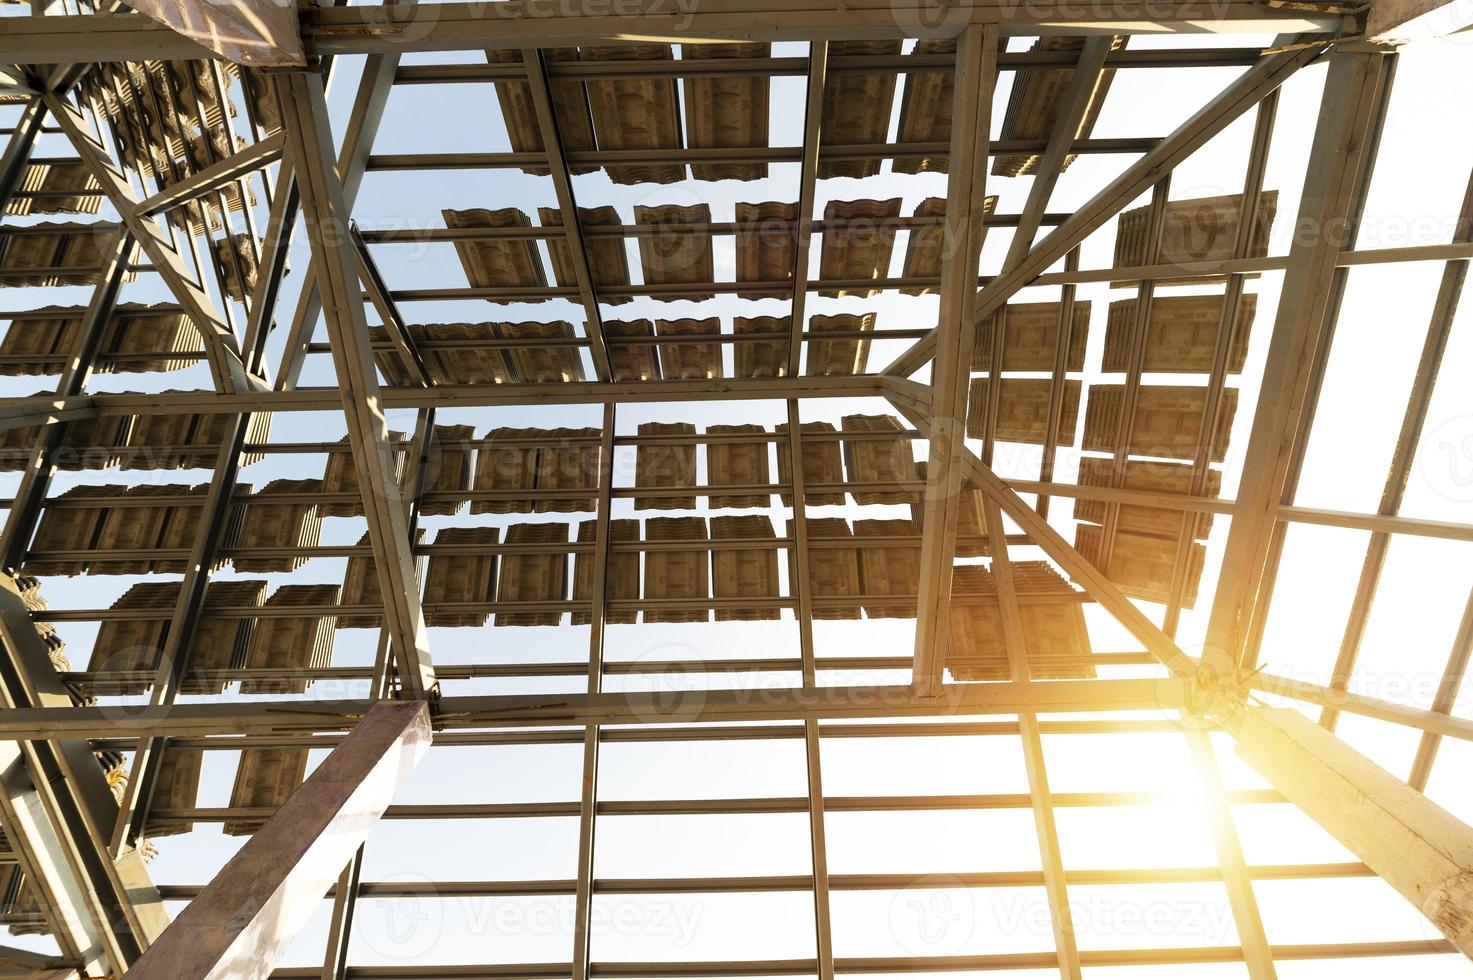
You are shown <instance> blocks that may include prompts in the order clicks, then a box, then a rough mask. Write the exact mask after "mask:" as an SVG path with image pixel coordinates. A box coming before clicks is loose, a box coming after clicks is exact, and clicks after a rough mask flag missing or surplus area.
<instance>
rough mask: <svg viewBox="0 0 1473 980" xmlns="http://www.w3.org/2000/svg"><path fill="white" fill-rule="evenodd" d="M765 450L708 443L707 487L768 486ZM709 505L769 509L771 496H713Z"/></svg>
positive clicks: (725, 428) (733, 430)
mask: <svg viewBox="0 0 1473 980" xmlns="http://www.w3.org/2000/svg"><path fill="white" fill-rule="evenodd" d="M706 432H707V433H709V434H711V435H735V434H739V433H751V434H752V435H756V436H764V435H766V432H767V430H766V429H764V428H763V427H762V426H760V425H709V426H707V427H706ZM767 446H768V442H767V440H766V439H761V438H759V439H755V440H753V441H752V442H728V441H724V440H722V441H717V442H709V443H707V444H706V485H707V486H709V487H712V488H713V489H714V488H720V487H736V486H759V485H762V484H765V483H768V482H769V481H770V479H771V477H770V475H769V471H768V468H767ZM708 502H709V504H710V506H711V508H712V509H718V508H722V507H733V508H751V507H768V506H770V505H771V504H772V495H771V494H770V493H740V494H715V493H713V494H711V495H710V498H709V501H708ZM713 528H714V524H713ZM717 618H718V619H719V618H720V617H719V616H718V617H717Z"/></svg>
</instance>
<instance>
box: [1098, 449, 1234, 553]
mask: <svg viewBox="0 0 1473 980" xmlns="http://www.w3.org/2000/svg"><path fill="white" fill-rule="evenodd" d="M1120 463H1121V464H1123V467H1124V473H1123V478H1122V479H1121V481H1120V484H1119V485H1120V487H1122V488H1123V489H1126V490H1149V491H1152V492H1154V493H1168V494H1187V493H1190V492H1191V486H1192V469H1193V467H1192V466H1191V464H1189V463H1169V462H1166V461H1164V460H1154V459H1153V460H1144V459H1128V460H1121V461H1120ZM1115 465H1116V464H1115V462H1114V461H1112V460H1110V459H1108V458H1106V457H1102V456H1083V457H1081V458H1080V460H1079V485H1080V486H1082V487H1108V486H1111V485H1112V482H1111V476H1112V474H1113V472H1114V470H1115ZM1221 492H1222V473H1221V471H1219V470H1215V469H1212V468H1210V467H1209V468H1208V470H1207V475H1206V477H1205V480H1204V482H1203V485H1202V493H1203V495H1204V496H1208V497H1216V496H1217V495H1218V494H1219V493H1221ZM1106 509H1107V508H1106V505H1105V502H1104V501H1101V500H1084V499H1079V500H1076V501H1074V517H1075V518H1076V519H1077V520H1081V521H1093V522H1094V523H1096V524H1104V523H1105V512H1106ZM1117 515H1118V518H1117V519H1118V526H1119V527H1120V528H1122V529H1124V530H1127V531H1135V532H1139V533H1142V534H1155V535H1160V536H1162V537H1171V538H1175V537H1176V536H1177V535H1179V534H1180V533H1181V530H1182V518H1183V517H1184V516H1185V512H1184V511H1180V510H1172V509H1171V508H1169V507H1145V506H1141V505H1139V504H1121V505H1120V507H1119V509H1118V511H1117ZM1192 523H1193V527H1192V533H1193V536H1194V537H1196V538H1199V539H1201V538H1206V537H1207V534H1208V532H1210V531H1211V530H1212V515H1211V514H1197V515H1196V517H1195V518H1194V519H1193V522H1192Z"/></svg>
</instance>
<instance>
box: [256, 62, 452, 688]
mask: <svg viewBox="0 0 1473 980" xmlns="http://www.w3.org/2000/svg"><path fill="white" fill-rule="evenodd" d="M277 84H278V92H279V93H280V95H281V106H282V113H283V116H284V118H285V120H286V124H285V132H286V137H287V147H288V151H289V153H290V154H291V157H292V163H293V166H294V168H295V171H296V175H297V186H298V188H299V190H300V191H301V195H302V213H303V214H304V215H305V217H306V226H307V237H308V240H309V241H310V242H311V244H312V255H313V267H314V269H315V270H316V274H317V283H318V286H319V288H320V290H321V294H322V300H323V307H324V312H325V313H326V321H327V330H328V336H329V337H330V339H331V343H332V347H333V363H334V366H335V368H336V369H337V377H338V385H339V387H340V389H341V399H342V405H343V410H344V415H345V416H346V418H347V423H348V441H349V443H350V444H351V445H352V448H353V465H354V466H355V467H356V468H357V471H358V477H359V481H360V483H361V486H362V495H363V509H364V512H365V514H366V515H367V517H368V536H369V540H370V541H371V542H372V544H373V550H374V555H375V556H376V561H375V564H376V566H377V570H378V575H379V583H380V587H381V589H382V593H381V594H382V595H383V596H384V600H385V602H384V621H385V625H386V627H387V628H388V630H389V632H390V634H391V636H392V637H393V649H394V653H395V658H396V661H397V663H398V666H399V677H400V683H401V684H403V685H404V688H405V690H406V691H407V692H408V693H409V694H410V695H411V696H414V697H426V696H430V695H432V694H433V693H434V692H435V688H436V682H435V670H434V667H433V666H432V665H431V663H430V651H429V638H428V635H427V634H426V632H425V624H424V612H423V610H422V609H421V608H420V604H419V579H418V576H417V575H416V573H415V567H414V555H413V553H412V551H411V543H410V535H409V525H408V519H407V517H406V515H405V513H404V509H403V507H402V506H401V502H400V499H399V481H398V478H397V476H396V474H395V468H394V459H393V454H392V452H391V451H390V449H389V448H388V438H389V431H388V423H387V421H386V420H385V418H384V409H383V402H382V398H381V395H380V391H379V383H378V376H377V375H376V374H375V373H374V363H373V354H372V352H371V351H370V349H369V342H368V322H367V320H366V318H365V316H364V312H363V301H362V299H361V298H360V297H361V294H360V292H359V289H358V262H357V257H356V256H355V255H354V252H353V244H352V240H351V237H350V235H349V233H348V219H347V205H346V204H345V203H344V197H343V186H342V184H341V182H340V181H339V180H338V176H337V170H336V169H335V163H334V155H333V152H332V141H331V135H330V133H329V132H328V129H327V119H328V117H327V105H326V102H325V100H324V98H323V91H322V78H321V76H319V75H312V74H298V73H288V74H283V75H281V76H279V78H278V83H277ZM431 390H432V389H431Z"/></svg>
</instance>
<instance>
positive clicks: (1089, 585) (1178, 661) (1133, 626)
mask: <svg viewBox="0 0 1473 980" xmlns="http://www.w3.org/2000/svg"><path fill="white" fill-rule="evenodd" d="M886 396H887V397H888V398H889V399H890V402H891V404H893V405H894V406H895V408H896V409H897V410H898V411H899V412H900V413H901V414H902V415H904V416H905V417H906V418H908V419H910V420H911V422H912V424H914V425H915V427H916V428H917V429H920V430H922V431H928V430H929V428H930V413H929V409H928V408H927V407H926V406H924V405H921V404H918V403H917V402H916V401H914V400H913V399H911V398H908V397H907V396H906V395H904V394H903V393H902V392H901V391H900V390H897V388H896V387H895V386H892V387H889V388H887V390H886ZM962 453H963V454H962V456H961V460H962V465H963V467H964V468H965V471H964V476H965V477H967V478H969V479H971V480H972V481H973V482H974V483H975V484H976V485H977V486H978V488H979V489H981V490H982V492H983V493H984V494H985V495H987V496H988V497H990V498H992V499H993V500H995V501H997V503H998V505H999V507H1001V508H1002V510H1003V511H1004V512H1005V513H1006V514H1007V515H1008V516H1009V517H1011V518H1012V519H1013V520H1014V521H1015V522H1017V524H1018V526H1019V527H1021V528H1022V529H1023V533H1024V534H1026V535H1028V536H1029V538H1030V539H1032V541H1033V543H1034V544H1036V545H1038V547H1040V548H1042V549H1043V551H1044V553H1045V554H1047V555H1048V556H1049V557H1050V558H1052V559H1053V560H1054V561H1056V562H1058V564H1059V566H1060V567H1061V568H1062V569H1063V570H1064V571H1065V573H1066V574H1068V576H1069V577H1070V578H1071V579H1073V580H1074V581H1075V582H1077V583H1079V584H1080V585H1081V586H1083V587H1084V589H1085V591H1086V592H1088V593H1089V595H1090V597H1091V598H1093V599H1094V600H1095V601H1096V602H1098V603H1099V604H1100V605H1101V606H1103V607H1104V608H1105V610H1106V611H1107V612H1109V613H1110V614H1111V615H1112V616H1114V617H1115V618H1116V619H1117V620H1119V622H1120V625H1121V626H1124V627H1125V628H1126V629H1127V630H1129V631H1130V633H1131V635H1132V636H1134V637H1135V638H1136V639H1137V640H1140V641H1141V643H1142V644H1143V645H1144V646H1145V648H1146V649H1147V650H1148V651H1149V652H1150V653H1151V655H1152V656H1154V657H1155V658H1156V659H1157V660H1158V661H1160V662H1161V663H1162V664H1164V665H1165V666H1166V667H1167V668H1169V669H1170V670H1171V672H1172V673H1173V674H1176V675H1177V676H1181V677H1192V676H1194V675H1196V674H1197V666H1198V665H1197V661H1196V660H1195V659H1193V658H1192V657H1190V656H1188V655H1187V654H1186V653H1185V652H1184V651H1183V650H1182V649H1181V647H1179V646H1178V645H1177V644H1176V641H1175V640H1173V639H1172V638H1171V637H1169V636H1167V635H1166V634H1165V633H1163V632H1162V631H1161V629H1160V628H1159V627H1158V626H1157V625H1156V624H1155V623H1153V622H1152V621H1151V619H1150V618H1149V617H1148V616H1146V615H1145V613H1143V612H1141V611H1140V610H1139V609H1138V608H1136V606H1135V604H1134V603H1133V602H1131V601H1130V600H1129V599H1127V598H1126V597H1125V596H1124V594H1122V593H1121V591H1120V590H1119V589H1118V588H1116V586H1115V584H1114V583H1113V582H1111V581H1110V580H1109V579H1108V578H1107V577H1106V576H1105V575H1104V574H1103V573H1102V572H1100V570H1099V569H1097V568H1095V567H1094V565H1092V564H1090V562H1088V561H1086V560H1085V559H1084V557H1083V556H1081V555H1080V554H1079V552H1078V551H1076V550H1075V549H1074V547H1073V546H1072V545H1070V544H1069V542H1067V541H1066V540H1064V538H1063V536H1062V535H1060V534H1059V532H1058V531H1056V530H1054V528H1053V527H1052V526H1051V525H1050V524H1049V522H1048V521H1047V520H1046V519H1044V518H1043V517H1042V516H1040V515H1039V513H1038V511H1036V510H1034V509H1033V508H1032V507H1029V506H1028V504H1027V503H1025V502H1024V500H1023V498H1022V497H1019V496H1018V494H1017V493H1016V492H1014V491H1013V489H1012V488H1011V487H1009V486H1008V485H1007V483H1006V482H1004V481H1003V480H1002V479H1001V478H999V477H998V475H997V474H996V473H994V472H993V471H992V469H991V467H989V466H987V465H986V464H984V463H983V462H982V461H981V460H980V459H978V458H977V456H976V455H975V454H974V453H973V452H972V451H971V450H970V449H967V448H966V446H965V445H963V446H962Z"/></svg>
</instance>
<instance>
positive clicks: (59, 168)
mask: <svg viewBox="0 0 1473 980" xmlns="http://www.w3.org/2000/svg"><path fill="white" fill-rule="evenodd" d="M16 190H18V191H21V192H24V193H40V194H42V195H44V196H42V197H22V196H20V195H16V196H14V197H12V198H11V199H10V200H9V201H7V202H6V204H5V212H4V213H5V214H7V215H13V216H17V217H18V216H22V215H32V214H96V213H97V212H98V211H100V210H102V185H101V184H99V183H98V182H97V178H96V177H94V176H92V171H90V170H88V169H87V165H86V164H84V163H83V162H82V161H81V160H71V161H55V162H48V163H31V164H27V165H26V169H25V172H24V174H22V175H21V180H20V186H19V187H17V188H16ZM53 195H59V196H53Z"/></svg>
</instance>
